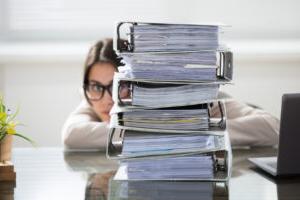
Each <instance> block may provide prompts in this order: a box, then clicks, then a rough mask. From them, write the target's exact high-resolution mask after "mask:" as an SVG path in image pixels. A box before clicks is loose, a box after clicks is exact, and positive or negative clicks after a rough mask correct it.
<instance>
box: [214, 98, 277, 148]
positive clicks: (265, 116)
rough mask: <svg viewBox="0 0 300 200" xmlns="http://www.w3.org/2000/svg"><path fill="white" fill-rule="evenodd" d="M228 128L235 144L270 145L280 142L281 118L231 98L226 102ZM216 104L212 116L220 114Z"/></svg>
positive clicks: (232, 142)
mask: <svg viewBox="0 0 300 200" xmlns="http://www.w3.org/2000/svg"><path fill="white" fill-rule="evenodd" d="M225 106H226V114H227V130H228V132H229V137H230V140H231V144H232V145H233V146H245V145H247V146H270V145H277V144H278V136H279V120H278V119H277V118H276V117H274V116H272V115H271V114H269V113H268V112H266V111H264V110H261V109H256V108H253V107H251V106H248V105H246V104H243V103H240V102H237V101H234V100H229V101H226V103H225ZM219 115H220V113H219V111H218V108H217V106H216V105H214V106H213V109H212V116H219Z"/></svg>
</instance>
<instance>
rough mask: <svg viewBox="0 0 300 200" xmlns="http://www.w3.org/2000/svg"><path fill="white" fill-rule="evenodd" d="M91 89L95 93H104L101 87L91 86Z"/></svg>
mask: <svg viewBox="0 0 300 200" xmlns="http://www.w3.org/2000/svg"><path fill="white" fill-rule="evenodd" d="M91 89H92V91H94V92H102V90H103V87H102V86H101V85H91Z"/></svg>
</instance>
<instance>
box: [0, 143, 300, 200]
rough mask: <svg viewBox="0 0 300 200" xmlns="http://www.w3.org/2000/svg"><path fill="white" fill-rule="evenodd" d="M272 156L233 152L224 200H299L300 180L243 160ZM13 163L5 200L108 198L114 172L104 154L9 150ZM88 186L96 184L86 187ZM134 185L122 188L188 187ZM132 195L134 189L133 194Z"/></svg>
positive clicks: (271, 152) (266, 151) (0, 185)
mask: <svg viewBox="0 0 300 200" xmlns="http://www.w3.org/2000/svg"><path fill="white" fill-rule="evenodd" d="M272 155H276V150H275V149H273V148H254V149H243V150H234V151H233V171H232V178H231V179H230V181H229V186H228V188H229V199H230V200H241V199H243V200H247V199H249V200H250V199H251V200H253V199H255V200H258V199H259V200H260V199H262V200H265V199H270V200H276V199H277V200H286V199H288V200H289V199H299V196H300V190H299V188H300V178H296V177H295V178H288V179H280V180H277V179H274V178H273V177H270V176H268V175H266V174H265V173H263V172H261V171H259V170H258V169H256V168H255V167H254V165H252V164H251V163H250V162H248V161H247V158H248V157H259V156H272ZM13 163H14V165H15V171H16V173H17V181H16V187H15V189H14V190H10V193H9V197H7V196H6V199H13V198H14V199H17V200H18V199H21V200H23V199H30V200H40V199H43V200H44V199H56V200H57V199H64V200H65V199H72V200H76V199H101V198H97V194H100V193H103V194H104V195H102V197H103V199H105V198H107V197H108V196H109V195H108V194H109V190H108V185H109V184H108V180H109V179H110V177H111V176H112V175H113V174H114V171H115V170H116V169H117V168H118V164H117V162H115V161H111V160H107V159H106V156H105V153H104V152H74V153H64V152H63V149H62V148H37V149H22V148H15V149H14V150H13ZM97 180H98V181H97ZM104 180H105V181H104ZM91 183H94V184H95V183H97V184H99V185H93V186H94V187H91V186H92V185H91ZM111 184H112V185H114V184H117V183H114V182H113V183H111ZM135 184H136V185H135ZM135 184H134V185H131V184H127V185H128V187H134V188H135V187H137V186H138V188H140V189H141V190H142V191H143V193H144V194H146V193H145V191H147V192H148V193H149V192H150V193H151V194H155V193H156V192H158V191H159V190H160V189H161V188H163V187H171V188H172V187H173V186H174V188H176V187H178V185H179V187H180V188H184V189H183V190H180V193H178V190H176V191H174V192H172V194H173V193H174V195H175V197H176V196H177V195H178V196H180V195H183V194H186V195H187V197H188V195H189V194H191V193H189V192H190V191H187V190H188V189H191V188H189V187H192V186H189V187H188V188H187V189H185V188H186V187H185V185H180V184H182V183H174V182H173V183H170V185H171V186H169V183H168V184H165V182H160V183H158V185H157V184H156V183H148V182H147V183H143V184H141V183H140V184H138V183H135ZM160 184H162V185H160ZM176 184H178V185H176ZM188 184H190V183H187V184H186V186H188ZM125 185H126V184H125ZM199 187H200V186H199ZM0 188H1V193H0V199H3V198H1V194H2V195H3V194H8V193H5V188H9V187H8V186H7V187H6V184H5V183H0ZM91 188H92V190H93V191H92V192H91V190H90V189H91ZM98 188H99V190H98ZM145 188H150V189H145ZM192 188H193V187H192ZM112 191H113V190H112ZM125 191H126V190H125ZM172 191H173V190H172ZM97 192H98V193H97ZM195 192H199V191H195ZM138 193H139V192H138V191H135V193H133V194H138ZM98 196H99V195H98ZM2 197H3V196H2ZM94 197H95V198H94ZM181 197H182V196H181ZM227 198H228V197H227ZM143 199H144V198H143ZM183 199H187V198H183ZM199 199H200V198H199ZM225 199H226V198H225Z"/></svg>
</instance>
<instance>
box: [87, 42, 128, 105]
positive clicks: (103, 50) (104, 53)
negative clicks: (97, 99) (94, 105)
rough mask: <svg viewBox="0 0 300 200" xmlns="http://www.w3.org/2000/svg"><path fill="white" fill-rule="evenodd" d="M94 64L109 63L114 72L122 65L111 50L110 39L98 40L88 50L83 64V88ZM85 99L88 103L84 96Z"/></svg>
mask: <svg viewBox="0 0 300 200" xmlns="http://www.w3.org/2000/svg"><path fill="white" fill-rule="evenodd" d="M96 63H110V64H112V65H113V66H114V67H115V69H116V70H117V67H118V66H121V65H123V64H122V63H121V59H120V58H119V57H118V56H117V54H116V53H115V51H114V50H113V40H112V39H111V38H107V39H104V40H100V41H98V42H97V43H96V44H95V45H93V46H92V47H91V48H90V50H89V53H88V55H87V58H86V61H85V64H84V72H83V85H84V86H85V85H87V84H88V82H89V80H88V78H89V74H90V71H91V69H92V67H93V66H94V65H95V64H96ZM85 98H86V100H87V101H88V102H89V103H90V101H89V99H88V98H87V96H86V95H85Z"/></svg>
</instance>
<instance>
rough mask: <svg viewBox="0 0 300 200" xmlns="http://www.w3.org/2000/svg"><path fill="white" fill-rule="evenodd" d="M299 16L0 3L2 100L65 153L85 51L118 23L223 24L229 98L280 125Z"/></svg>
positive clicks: (295, 78) (211, 4)
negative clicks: (230, 76)
mask: <svg viewBox="0 0 300 200" xmlns="http://www.w3.org/2000/svg"><path fill="white" fill-rule="evenodd" d="M299 8H300V1H297V0H286V1H280V0H253V1H246V0H227V1H221V0H220V1H217V0H211V1H202V0H187V1H180V0H151V1H140V0H122V1H121V0H119V1H117V0H101V1H99V0H84V1H83V0H82V1H78V0H51V1H50V0H48V1H39V0H1V1H0V92H1V93H2V95H4V97H5V100H6V103H7V104H8V106H9V107H11V108H16V107H17V106H20V113H19V116H18V120H19V121H21V122H22V123H24V124H25V126H24V127H19V129H18V130H19V131H20V132H22V133H24V134H26V135H28V136H30V137H31V138H33V139H34V140H35V141H36V142H37V143H38V144H39V146H60V145H61V127H62V125H63V123H64V121H65V119H66V118H67V116H68V115H69V114H70V112H71V111H72V110H74V108H75V107H76V106H77V105H78V104H79V102H80V99H81V96H80V88H81V80H82V71H83V62H84V59H85V56H86V54H87V51H88V48H89V46H90V45H91V44H93V43H94V42H95V41H96V40H97V39H101V38H103V37H112V35H113V33H114V24H115V22H117V21H120V20H122V21H124V20H130V21H134V20H136V21H149V22H152V21H153V22H156V21H158V22H179V23H181V22H182V23H201V22H212V23H215V22H222V23H225V24H229V25H231V26H232V27H231V28H226V29H225V31H226V33H225V34H224V37H223V39H224V40H225V41H226V43H228V44H229V46H230V47H231V48H232V50H233V52H234V84H233V85H231V86H227V87H226V90H225V88H224V90H225V91H226V92H228V93H230V94H231V95H232V96H233V97H235V98H236V99H238V100H240V101H245V102H249V103H253V104H256V105H258V106H260V107H262V108H264V109H265V110H267V111H269V112H271V113H272V114H274V115H276V116H277V117H280V105H281V95H282V94H283V93H286V92H300V79H299V74H300V23H299V19H300V13H299ZM14 145H15V146H29V145H28V144H27V143H26V142H24V141H22V140H21V139H16V140H15V143H14Z"/></svg>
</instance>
